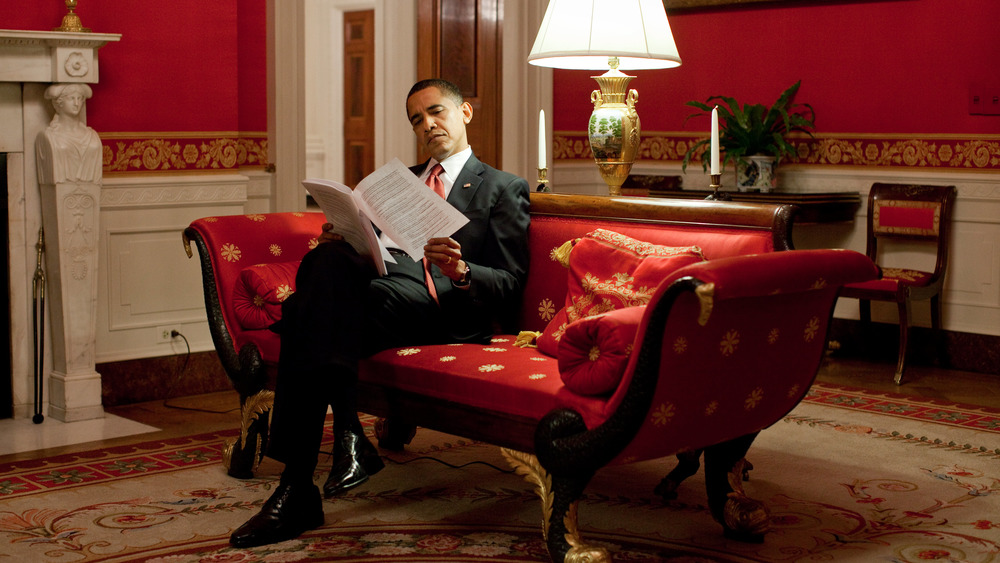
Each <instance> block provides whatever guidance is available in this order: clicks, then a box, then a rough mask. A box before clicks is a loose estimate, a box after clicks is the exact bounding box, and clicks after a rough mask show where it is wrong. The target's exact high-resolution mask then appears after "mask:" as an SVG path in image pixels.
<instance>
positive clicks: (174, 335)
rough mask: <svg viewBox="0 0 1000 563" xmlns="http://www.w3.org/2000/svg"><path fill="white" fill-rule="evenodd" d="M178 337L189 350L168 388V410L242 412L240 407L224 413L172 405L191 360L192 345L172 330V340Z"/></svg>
mask: <svg viewBox="0 0 1000 563" xmlns="http://www.w3.org/2000/svg"><path fill="white" fill-rule="evenodd" d="M177 337H180V338H181V339H183V340H184V346H185V347H186V348H187V352H186V353H185V354H184V364H183V365H182V366H181V369H179V370H177V373H176V374H175V375H174V378H173V383H171V384H170V387H169V388H167V398H166V399H163V406H164V407H166V408H168V409H177V410H182V411H193V412H203V413H207V414H226V413H231V412H233V411H238V410H240V408H239V407H236V408H232V409H228V410H224V411H216V410H209V409H199V408H194V407H182V406H180V405H172V404H170V402H169V401H170V399H171V397H172V396H173V394H174V389H175V388H176V387H177V384H178V383H180V381H181V376H182V375H184V372H185V371H187V367H188V362H189V361H190V360H191V345H190V344H189V343H188V339H187V337H186V336H184V335H183V334H181V333H180V332H179V331H177V330H176V329H175V330H171V331H170V338H177Z"/></svg>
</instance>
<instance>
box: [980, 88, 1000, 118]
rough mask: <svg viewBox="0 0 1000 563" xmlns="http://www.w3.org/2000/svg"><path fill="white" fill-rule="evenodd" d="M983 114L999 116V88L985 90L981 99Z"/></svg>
mask: <svg viewBox="0 0 1000 563" xmlns="http://www.w3.org/2000/svg"><path fill="white" fill-rule="evenodd" d="M983 113H984V114H986V115H1000V88H992V89H991V88H987V89H986V96H985V97H984V99H983Z"/></svg>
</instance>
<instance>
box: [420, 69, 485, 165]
mask: <svg viewBox="0 0 1000 563" xmlns="http://www.w3.org/2000/svg"><path fill="white" fill-rule="evenodd" d="M406 115H407V117H409V119H410V126H412V127H413V134H414V135H416V136H417V142H419V143H420V145H421V146H423V147H424V148H425V149H426V150H427V152H428V153H430V155H431V156H433V157H434V158H436V159H437V160H438V161H441V160H444V159H445V158H448V157H449V156H451V155H453V154H455V153H457V152H460V151H462V150H465V148H466V147H468V146H469V140H468V136H467V135H466V132H465V125H466V124H467V123H469V122H470V121H472V106H471V105H469V103H468V102H463V103H462V105H456V104H455V102H454V101H453V100H452V99H451V98H449V97H447V96H445V95H444V94H442V93H441V91H440V90H438V89H437V88H436V87H434V86H432V87H429V88H424V89H423V90H418V91H417V92H415V93H414V94H413V95H412V96H410V97H409V98H408V99H407V100H406Z"/></svg>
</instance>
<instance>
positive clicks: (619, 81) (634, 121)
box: [587, 59, 640, 196]
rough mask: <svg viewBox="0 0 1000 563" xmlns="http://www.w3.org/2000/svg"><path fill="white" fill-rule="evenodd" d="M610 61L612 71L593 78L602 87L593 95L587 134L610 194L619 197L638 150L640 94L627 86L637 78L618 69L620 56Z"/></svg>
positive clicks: (591, 95) (591, 96)
mask: <svg viewBox="0 0 1000 563" xmlns="http://www.w3.org/2000/svg"><path fill="white" fill-rule="evenodd" d="M609 64H610V65H611V69H610V70H608V71H607V72H606V73H604V74H602V75H601V76H595V77H593V78H594V80H596V81H597V84H598V85H600V87H601V89H600V90H594V91H593V92H592V93H591V94H590V101H592V102H593V103H594V111H593V113H591V115H590V124H589V126H588V128H587V134H588V136H589V138H590V150H591V151H592V152H593V153H594V161H595V162H597V168H598V169H599V170H600V172H601V177H602V178H603V179H604V183H605V184H607V185H608V194H609V195H613V196H616V195H621V193H622V184H623V183H624V182H625V179H626V178H628V174H629V171H631V170H632V164H633V163H634V162H635V158H636V155H637V154H638V153H639V132H640V127H639V114H638V113H637V112H636V110H635V103H636V101H637V100H638V99H639V93H638V92H636V91H635V90H629V89H628V83H629V82H630V81H631V80H632V79H633V78H635V77H634V76H629V75H627V74H624V73H622V72H621V71H619V70H618V68H617V67H618V64H617V59H612V60H611V61H609Z"/></svg>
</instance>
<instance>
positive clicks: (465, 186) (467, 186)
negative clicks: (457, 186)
mask: <svg viewBox="0 0 1000 563" xmlns="http://www.w3.org/2000/svg"><path fill="white" fill-rule="evenodd" d="M471 187H472V184H465V185H464V186H462V188H463V189H464V188H471Z"/></svg>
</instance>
